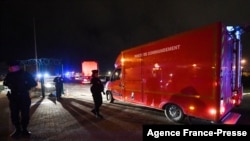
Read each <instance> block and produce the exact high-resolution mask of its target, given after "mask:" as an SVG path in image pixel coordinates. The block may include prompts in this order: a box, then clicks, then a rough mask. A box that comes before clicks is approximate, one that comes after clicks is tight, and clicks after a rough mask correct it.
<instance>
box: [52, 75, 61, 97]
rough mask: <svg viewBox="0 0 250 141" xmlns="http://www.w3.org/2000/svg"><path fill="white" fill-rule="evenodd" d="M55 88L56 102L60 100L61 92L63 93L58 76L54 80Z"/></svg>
mask: <svg viewBox="0 0 250 141" xmlns="http://www.w3.org/2000/svg"><path fill="white" fill-rule="evenodd" d="M54 82H55V87H56V97H57V100H60V99H61V96H62V92H63V78H62V76H61V75H58V76H57V77H55V78H54Z"/></svg>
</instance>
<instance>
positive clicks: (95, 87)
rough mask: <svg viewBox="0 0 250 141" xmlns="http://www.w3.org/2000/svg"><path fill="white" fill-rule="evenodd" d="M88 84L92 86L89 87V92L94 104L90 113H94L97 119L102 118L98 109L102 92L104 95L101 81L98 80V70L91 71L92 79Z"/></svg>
mask: <svg viewBox="0 0 250 141" xmlns="http://www.w3.org/2000/svg"><path fill="white" fill-rule="evenodd" d="M90 83H91V84H92V85H91V87H90V91H91V93H92V96H93V100H94V104H95V106H94V108H93V109H92V110H91V112H92V113H94V114H95V116H96V117H97V118H103V116H102V115H101V114H100V107H101V105H102V92H103V93H104V87H103V84H102V82H101V80H100V79H99V78H98V70H93V71H92V78H91V81H90Z"/></svg>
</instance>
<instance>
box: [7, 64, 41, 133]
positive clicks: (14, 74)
mask: <svg viewBox="0 0 250 141" xmlns="http://www.w3.org/2000/svg"><path fill="white" fill-rule="evenodd" d="M8 66H9V68H8V71H9V72H8V74H7V75H6V77H5V79H4V81H3V84H4V85H5V86H7V87H8V88H9V89H10V91H9V92H8V94H7V96H8V99H9V108H10V117H11V122H12V124H13V125H14V126H15V128H16V129H15V131H14V132H13V133H12V134H11V137H13V138H17V137H20V136H21V135H23V136H29V135H30V134H31V132H30V131H28V129H27V127H28V124H29V120H30V105H31V98H30V93H29V90H30V89H32V88H33V87H35V86H37V82H36V81H35V79H34V78H33V76H32V75H31V74H30V73H28V72H26V71H24V70H22V69H21V67H20V66H19V62H18V61H10V62H9V63H8Z"/></svg>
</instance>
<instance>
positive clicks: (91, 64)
mask: <svg viewBox="0 0 250 141" xmlns="http://www.w3.org/2000/svg"><path fill="white" fill-rule="evenodd" d="M97 69H98V63H97V62H96V61H83V62H82V83H83V84H86V83H90V80H91V75H92V70H97Z"/></svg>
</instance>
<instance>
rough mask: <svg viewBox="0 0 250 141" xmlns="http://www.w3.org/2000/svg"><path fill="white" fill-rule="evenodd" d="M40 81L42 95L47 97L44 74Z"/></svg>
mask: <svg viewBox="0 0 250 141" xmlns="http://www.w3.org/2000/svg"><path fill="white" fill-rule="evenodd" d="M40 82H41V90H42V97H43V98H44V97H45V86H44V76H42V77H41V79H40Z"/></svg>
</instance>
